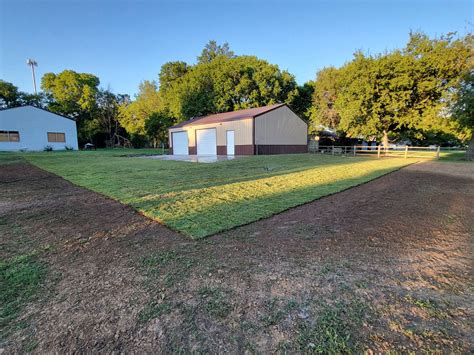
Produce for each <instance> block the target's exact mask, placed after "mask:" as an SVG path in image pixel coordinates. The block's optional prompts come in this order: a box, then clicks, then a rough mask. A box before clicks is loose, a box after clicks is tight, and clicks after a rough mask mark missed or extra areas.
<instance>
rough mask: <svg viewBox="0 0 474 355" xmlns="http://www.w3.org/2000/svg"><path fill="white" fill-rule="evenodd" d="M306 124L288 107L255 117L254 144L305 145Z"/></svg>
mask: <svg viewBox="0 0 474 355" xmlns="http://www.w3.org/2000/svg"><path fill="white" fill-rule="evenodd" d="M307 134H308V126H307V125H306V123H305V122H304V121H302V120H301V119H300V118H299V117H298V116H297V115H296V114H295V113H294V112H293V111H291V110H290V109H289V108H288V107H286V106H282V107H280V108H277V109H275V110H273V111H270V112H267V113H265V114H263V115H261V116H258V117H255V144H257V145H259V144H261V145H305V144H306V143H307Z"/></svg>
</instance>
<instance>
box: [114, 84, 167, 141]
mask: <svg viewBox="0 0 474 355" xmlns="http://www.w3.org/2000/svg"><path fill="white" fill-rule="evenodd" d="M162 110H163V105H162V100H161V97H160V93H159V92H158V88H157V85H156V83H155V82H153V81H148V80H145V81H143V82H142V83H140V86H139V89H138V95H137V96H136V98H135V100H134V101H132V102H124V103H123V104H122V105H121V106H120V109H119V115H118V120H119V122H120V124H121V125H122V126H123V127H124V128H125V129H126V131H127V132H128V133H129V134H132V135H140V136H146V134H147V130H146V128H145V123H146V121H147V120H148V119H149V118H150V117H151V116H152V115H153V114H154V113H157V112H160V111H162Z"/></svg>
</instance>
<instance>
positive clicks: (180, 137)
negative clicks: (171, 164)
mask: <svg viewBox="0 0 474 355" xmlns="http://www.w3.org/2000/svg"><path fill="white" fill-rule="evenodd" d="M172 135H173V155H188V154H189V152H188V132H173V133H172Z"/></svg>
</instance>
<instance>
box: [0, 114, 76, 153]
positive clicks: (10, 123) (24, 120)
mask: <svg viewBox="0 0 474 355" xmlns="http://www.w3.org/2000/svg"><path fill="white" fill-rule="evenodd" d="M0 131H18V132H20V141H19V142H0V151H2V150H20V149H27V150H43V149H44V147H45V146H47V145H49V146H51V147H53V149H54V150H64V149H65V146H68V147H72V148H74V149H75V150H77V149H78V145H77V129H76V122H75V121H73V120H70V119H68V118H66V117H63V116H59V115H56V114H54V113H52V112H48V111H45V110H42V109H39V108H36V107H33V106H23V107H16V108H11V109H7V110H0ZM48 132H61V133H64V134H65V135H66V142H64V143H56V142H48Z"/></svg>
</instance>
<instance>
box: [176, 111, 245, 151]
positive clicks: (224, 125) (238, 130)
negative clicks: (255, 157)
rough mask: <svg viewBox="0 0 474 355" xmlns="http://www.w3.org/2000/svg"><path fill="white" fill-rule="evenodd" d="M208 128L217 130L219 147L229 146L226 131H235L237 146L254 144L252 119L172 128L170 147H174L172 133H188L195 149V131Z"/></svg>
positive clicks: (190, 142) (191, 144) (190, 143)
mask: <svg viewBox="0 0 474 355" xmlns="http://www.w3.org/2000/svg"><path fill="white" fill-rule="evenodd" d="M206 128H216V130H217V136H216V138H217V145H218V146H224V145H226V144H227V142H226V139H227V138H226V131H234V132H235V135H234V140H235V142H234V143H235V145H249V144H252V140H253V126H252V119H251V118H246V119H242V120H236V121H230V122H221V123H211V124H203V125H195V126H191V127H178V128H170V129H169V136H170V139H169V142H170V147H172V144H173V143H172V141H171V133H172V132H182V131H186V132H188V141H189V146H190V147H194V146H196V134H195V131H196V130H197V129H206Z"/></svg>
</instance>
